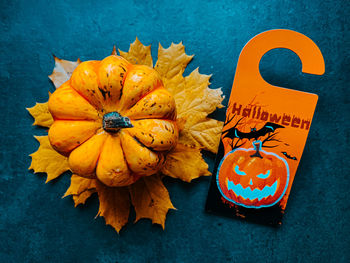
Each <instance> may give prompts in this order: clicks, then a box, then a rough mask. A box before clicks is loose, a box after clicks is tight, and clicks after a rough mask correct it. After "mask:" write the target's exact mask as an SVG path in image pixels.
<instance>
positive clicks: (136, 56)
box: [118, 38, 153, 67]
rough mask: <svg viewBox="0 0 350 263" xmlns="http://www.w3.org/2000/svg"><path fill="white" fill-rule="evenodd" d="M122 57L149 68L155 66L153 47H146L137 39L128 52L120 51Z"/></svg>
mask: <svg viewBox="0 0 350 263" xmlns="http://www.w3.org/2000/svg"><path fill="white" fill-rule="evenodd" d="M118 51H119V53H120V55H121V56H122V57H123V58H125V59H126V60H129V61H130V62H131V63H133V64H140V65H146V66H149V67H152V66H153V61H152V56H151V46H144V45H142V43H141V42H140V41H139V40H138V38H136V40H135V41H134V43H132V44H130V48H129V51H128V52H124V51H121V50H120V49H118Z"/></svg>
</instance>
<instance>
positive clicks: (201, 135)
mask: <svg viewBox="0 0 350 263" xmlns="http://www.w3.org/2000/svg"><path fill="white" fill-rule="evenodd" d="M222 126H223V124H222V122H221V121H217V120H214V119H210V118H201V117H200V116H199V115H192V116H188V117H186V122H185V123H184V127H183V129H182V131H181V133H180V136H179V143H182V144H184V145H187V146H190V147H196V148H199V149H204V150H208V151H211V152H213V153H216V152H217V150H218V147H219V142H220V140H219V139H218V137H220V134H221V130H222Z"/></svg>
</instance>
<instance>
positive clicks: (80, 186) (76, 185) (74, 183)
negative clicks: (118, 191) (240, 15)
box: [62, 174, 96, 198]
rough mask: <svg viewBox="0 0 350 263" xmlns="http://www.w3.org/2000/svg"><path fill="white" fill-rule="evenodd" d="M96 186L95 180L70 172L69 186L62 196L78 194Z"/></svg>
mask: <svg viewBox="0 0 350 263" xmlns="http://www.w3.org/2000/svg"><path fill="white" fill-rule="evenodd" d="M95 188H96V180H95V179H88V178H84V177H81V176H78V175H76V174H72V176H71V178H70V186H69V188H68V189H67V191H66V193H65V194H64V195H63V197H62V198H64V197H66V196H68V195H80V194H81V193H83V192H85V191H86V190H91V189H95Z"/></svg>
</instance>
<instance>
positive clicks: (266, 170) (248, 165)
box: [216, 141, 289, 208]
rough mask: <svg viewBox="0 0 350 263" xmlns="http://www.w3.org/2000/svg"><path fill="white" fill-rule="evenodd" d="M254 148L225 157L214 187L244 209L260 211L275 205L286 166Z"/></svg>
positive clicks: (286, 175) (285, 177) (258, 146)
mask: <svg viewBox="0 0 350 263" xmlns="http://www.w3.org/2000/svg"><path fill="white" fill-rule="evenodd" d="M253 145H254V148H250V149H245V148H238V149H235V150H233V151H231V152H229V153H228V154H226V155H225V156H224V158H223V160H222V161H221V163H220V165H219V168H218V172H217V178H216V179H217V185H218V188H219V190H220V192H221V194H222V195H223V196H224V197H225V199H227V200H228V201H231V202H233V203H234V204H236V205H240V206H244V207H247V208H262V207H269V206H273V205H275V204H276V203H278V202H279V201H280V200H281V199H282V197H283V195H284V194H285V192H286V190H287V187H288V183H289V166H288V163H287V161H286V160H285V159H283V158H282V157H280V156H278V155H277V154H275V153H272V152H266V151H264V150H261V142H260V141H255V142H253Z"/></svg>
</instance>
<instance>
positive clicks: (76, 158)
mask: <svg viewBox="0 0 350 263" xmlns="http://www.w3.org/2000/svg"><path fill="white" fill-rule="evenodd" d="M49 111H50V113H51V114H52V116H53V118H54V123H53V124H52V126H51V127H50V129H49V140H50V143H51V145H52V146H53V148H54V149H55V150H57V151H58V152H59V153H61V154H64V155H66V156H68V157H69V158H68V160H69V166H70V169H71V170H72V172H73V173H75V174H77V175H80V176H83V177H88V178H97V179H99V180H100V181H101V182H103V183H104V184H106V185H107V186H125V185H129V184H132V183H134V182H135V181H136V180H137V179H138V178H140V177H141V176H148V175H151V174H154V173H156V172H157V171H159V170H160V169H161V167H162V165H163V163H164V159H165V155H166V153H167V152H168V151H169V150H171V149H172V148H173V147H175V145H176V143H177V140H178V128H177V125H176V121H175V120H176V107H175V101H174V98H173V97H172V95H171V94H170V93H169V92H168V91H167V90H166V89H165V88H164V85H163V83H162V80H161V78H160V76H159V74H158V73H157V72H156V71H155V70H154V69H152V68H150V67H147V66H143V65H132V64H130V63H129V62H128V61H126V60H125V59H123V58H122V57H119V56H115V55H112V56H109V57H107V58H105V59H103V60H102V61H86V62H82V63H81V64H79V66H78V67H77V68H76V69H75V70H74V72H73V74H72V76H71V78H70V80H68V81H67V82H66V83H64V84H63V85H62V86H61V87H59V88H58V89H57V90H56V91H55V92H54V93H53V94H52V95H51V96H50V99H49Z"/></svg>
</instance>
